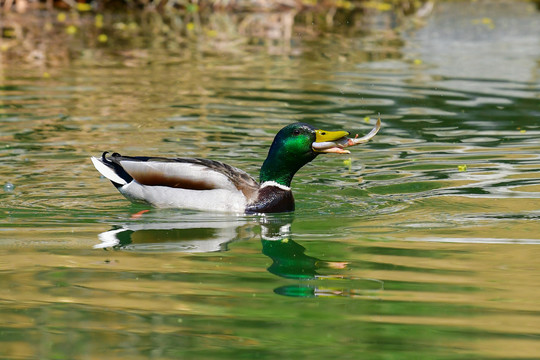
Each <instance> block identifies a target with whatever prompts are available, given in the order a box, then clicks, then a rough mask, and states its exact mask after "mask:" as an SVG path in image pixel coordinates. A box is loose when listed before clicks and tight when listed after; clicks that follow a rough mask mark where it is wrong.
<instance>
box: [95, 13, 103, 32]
mask: <svg viewBox="0 0 540 360" xmlns="http://www.w3.org/2000/svg"><path fill="white" fill-rule="evenodd" d="M94 24H95V25H96V27H97V28H98V29H101V28H102V27H103V15H101V14H97V15H96V19H95V21H94Z"/></svg>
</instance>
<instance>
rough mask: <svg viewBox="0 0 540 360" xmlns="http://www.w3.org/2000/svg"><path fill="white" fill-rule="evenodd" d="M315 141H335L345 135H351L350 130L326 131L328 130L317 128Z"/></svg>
mask: <svg viewBox="0 0 540 360" xmlns="http://www.w3.org/2000/svg"><path fill="white" fill-rule="evenodd" d="M315 135H316V138H315V142H318V143H321V142H326V141H335V140H338V139H341V138H342V137H344V136H347V135H349V132H348V131H326V130H321V129H319V130H315Z"/></svg>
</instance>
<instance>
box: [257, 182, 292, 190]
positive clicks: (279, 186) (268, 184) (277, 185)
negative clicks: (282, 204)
mask: <svg viewBox="0 0 540 360" xmlns="http://www.w3.org/2000/svg"><path fill="white" fill-rule="evenodd" d="M267 186H275V187H277V188H280V189H281V190H285V191H291V188H290V187H288V186H285V185H281V184H279V183H277V182H275V181H265V182H263V183H262V184H261V187H260V189H262V188H265V187H267Z"/></svg>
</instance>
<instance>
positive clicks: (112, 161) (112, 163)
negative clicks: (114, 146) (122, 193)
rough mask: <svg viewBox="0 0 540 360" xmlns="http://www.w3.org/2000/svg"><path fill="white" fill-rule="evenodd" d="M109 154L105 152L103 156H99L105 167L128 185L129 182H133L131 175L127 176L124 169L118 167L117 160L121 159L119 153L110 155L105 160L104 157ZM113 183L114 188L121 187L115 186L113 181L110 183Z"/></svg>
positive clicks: (119, 185) (120, 166)
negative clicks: (110, 169)
mask: <svg viewBox="0 0 540 360" xmlns="http://www.w3.org/2000/svg"><path fill="white" fill-rule="evenodd" d="M108 153H109V152H108V151H105V152H103V154H102V155H101V161H102V162H103V163H104V164H105V165H107V166H108V167H110V168H112V169H113V170H114V172H115V173H116V175H118V176H120V177H121V178H122V179H124V180H126V182H127V183H128V184H129V183H130V182H132V181H133V177H132V176H131V175H129V174H128V173H127V172H126V170H124V168H123V167H122V165H120V163H119V160H118V159H117V158H121V157H122V155H120V154H119V153H112V155H111V156H110V157H109V158H107V157H106V155H107V154H108ZM111 182H112V183H113V185H114V186H116V187H117V188H119V187H121V186H123V185H122V184H117V183H115V182H114V181H111Z"/></svg>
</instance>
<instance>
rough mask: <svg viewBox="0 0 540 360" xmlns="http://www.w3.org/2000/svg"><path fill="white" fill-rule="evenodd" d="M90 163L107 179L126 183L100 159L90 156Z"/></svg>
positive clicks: (122, 183) (121, 183)
mask: <svg viewBox="0 0 540 360" xmlns="http://www.w3.org/2000/svg"><path fill="white" fill-rule="evenodd" d="M90 159H92V163H93V164H94V166H95V167H96V169H97V171H99V172H100V174H101V175H103V176H105V177H106V178H107V179H109V180H111V181H112V182H115V183H117V184H120V185H126V184H127V182H126V180H124V179H122V178H121V177H120V176H118V175H117V174H116V173H115V172H114V170H113V169H111V168H110V167H108V166H107V165H105V164H104V163H103V162H102V161H101V160H100V159H98V158H95V157H93V156H92V157H91V158H90Z"/></svg>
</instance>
